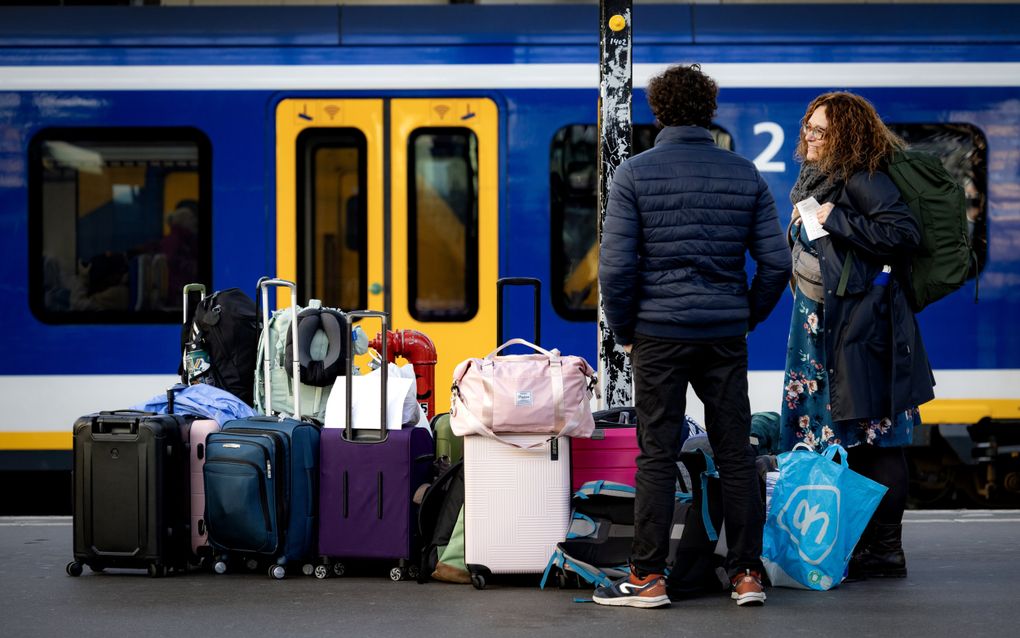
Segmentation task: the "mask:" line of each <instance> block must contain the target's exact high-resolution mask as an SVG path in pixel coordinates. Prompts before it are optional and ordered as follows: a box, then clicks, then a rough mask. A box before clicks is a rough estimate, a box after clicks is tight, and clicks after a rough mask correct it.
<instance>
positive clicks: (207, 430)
mask: <svg viewBox="0 0 1020 638" xmlns="http://www.w3.org/2000/svg"><path fill="white" fill-rule="evenodd" d="M219 431H220V424H219V423H217V422H216V421H213V420H212V419H196V420H194V421H191V426H190V427H189V428H188V433H187V434H185V436H184V442H185V445H187V447H188V455H189V456H188V458H189V462H190V467H191V469H190V479H191V487H190V490H189V491H190V492H191V552H192V553H193V554H194V555H195V557H196V558H198V559H202V558H205V557H207V556H211V555H212V548H210V547H209V535H208V534H207V533H206V529H205V480H204V479H203V477H202V468H203V467H204V466H205V439H206V437H207V436H209V435H210V434H212V433H213V432H219Z"/></svg>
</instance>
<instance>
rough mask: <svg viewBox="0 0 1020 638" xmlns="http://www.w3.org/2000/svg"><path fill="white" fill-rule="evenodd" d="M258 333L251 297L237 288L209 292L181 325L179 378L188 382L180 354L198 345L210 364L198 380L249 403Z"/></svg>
mask: <svg viewBox="0 0 1020 638" xmlns="http://www.w3.org/2000/svg"><path fill="white" fill-rule="evenodd" d="M258 337H259V324H258V312H257V310H256V307H255V302H254V301H253V300H252V298H251V297H249V296H248V295H247V294H245V293H244V292H243V291H242V290H241V289H240V288H228V289H226V290H221V291H218V292H215V293H213V294H212V295H209V296H208V297H206V298H205V299H203V300H202V301H200V302H199V303H198V305H197V306H196V307H195V313H194V315H193V316H192V318H191V320H190V321H188V322H185V323H184V325H183V327H182V328H181V364H180V366H179V367H178V374H180V375H181V380H182V381H183V382H184V383H185V384H187V383H189V379H188V375H187V371H186V370H185V369H184V357H186V356H187V355H188V352H189V351H190V350H192V349H193V348H196V347H198V348H201V349H203V350H205V352H206V354H207V355H208V358H209V363H210V364H211V367H210V369H209V371H208V372H207V373H205V374H204V375H203V376H202V377H201V378H200V379H199V380H200V381H202V382H203V383H208V384H209V385H213V386H216V387H217V388H220V389H222V390H226V391H227V392H229V393H231V394H233V395H234V396H236V397H237V398H239V399H241V400H242V401H244V402H245V403H247V404H248V405H252V402H253V401H254V396H253V388H254V385H255V360H256V347H257V345H258Z"/></svg>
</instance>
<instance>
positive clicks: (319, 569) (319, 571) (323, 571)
mask: <svg viewBox="0 0 1020 638" xmlns="http://www.w3.org/2000/svg"><path fill="white" fill-rule="evenodd" d="M337 565H340V573H341V574H342V573H343V571H344V566H343V565H342V564H340V563H337ZM333 567H334V568H335V567H336V565H334V566H333ZM329 572H330V569H329V565H316V566H315V568H314V570H313V571H312V575H313V576H315V577H316V578H318V579H319V580H325V579H326V578H329Z"/></svg>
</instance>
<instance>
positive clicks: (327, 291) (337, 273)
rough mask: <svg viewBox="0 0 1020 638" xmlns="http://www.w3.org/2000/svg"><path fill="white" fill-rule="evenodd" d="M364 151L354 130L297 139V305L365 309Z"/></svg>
mask: <svg viewBox="0 0 1020 638" xmlns="http://www.w3.org/2000/svg"><path fill="white" fill-rule="evenodd" d="M367 148H368V143H367V141H366V139H365V135H364V133H362V132H361V131H359V130H358V129H354V128H329V129H306V130H304V131H302V133H301V134H300V135H299V136H298V138H297V157H298V158H299V159H298V163H297V183H298V184H299V185H300V186H299V188H298V192H297V199H298V201H297V210H298V211H299V213H298V216H297V223H298V237H299V240H298V242H299V246H300V254H299V255H298V271H297V280H298V282H300V283H299V285H300V286H301V289H300V291H299V293H298V295H299V297H300V298H301V299H313V298H314V299H321V300H322V302H323V304H324V305H326V306H330V307H337V308H344V309H349V310H353V309H356V308H365V307H367V305H368V277H367V274H366V273H367V263H368V262H367V259H368V256H367V255H368V251H367V245H368V239H367V238H368V233H367V220H368V217H367V210H368V206H367V203H366V201H365V198H364V197H362V196H361V193H366V192H368V188H367V186H366V179H367V178H366V175H367V173H368V171H367V162H368V160H367Z"/></svg>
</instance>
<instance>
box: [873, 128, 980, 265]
mask: <svg viewBox="0 0 1020 638" xmlns="http://www.w3.org/2000/svg"><path fill="white" fill-rule="evenodd" d="M889 128H891V129H892V130H893V131H894V132H895V133H896V134H897V135H899V136H900V137H902V138H903V139H904V140H906V142H907V143H908V144H909V145H910V147H911V148H913V149H915V150H918V151H925V152H926V153H931V154H932V155H935V156H937V157H939V158H941V159H942V165H943V166H945V167H946V170H947V171H949V174H950V175H952V176H953V177H955V178H956V179H957V181H958V182H960V184H961V185H962V186H963V190H964V193H965V194H966V197H967V225H968V228H969V230H970V234H971V243H972V244H973V246H974V252H975V253H977V261H978V272H981V270H983V269H984V267H985V261H986V260H987V259H988V217H987V213H988V207H987V194H988V141H987V140H986V139H985V136H984V134H983V133H982V132H981V130H980V129H979V128H977V127H976V126H973V125H971V124H890V125H889Z"/></svg>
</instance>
